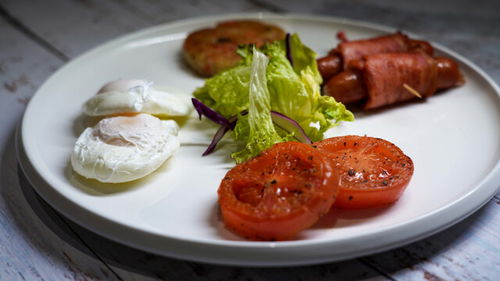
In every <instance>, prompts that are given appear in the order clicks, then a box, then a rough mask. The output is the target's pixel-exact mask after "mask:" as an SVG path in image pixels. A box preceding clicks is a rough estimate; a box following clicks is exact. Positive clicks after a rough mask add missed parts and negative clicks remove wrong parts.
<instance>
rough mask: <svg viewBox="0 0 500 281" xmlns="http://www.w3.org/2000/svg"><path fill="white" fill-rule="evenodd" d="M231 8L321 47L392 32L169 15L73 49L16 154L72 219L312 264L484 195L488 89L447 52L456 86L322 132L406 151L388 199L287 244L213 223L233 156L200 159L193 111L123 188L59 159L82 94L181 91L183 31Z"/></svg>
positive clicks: (387, 239)
mask: <svg viewBox="0 0 500 281" xmlns="http://www.w3.org/2000/svg"><path fill="white" fill-rule="evenodd" d="M228 18H262V19H264V20H266V21H268V22H273V23H276V24H278V25H280V26H282V27H283V28H284V29H285V30H287V31H288V32H297V33H299V35H300V36H301V38H302V40H303V42H304V43H305V44H307V45H309V46H310V47H312V48H313V49H314V50H316V51H317V52H318V53H319V55H324V54H325V53H326V52H327V51H328V50H329V49H331V48H332V47H333V46H335V45H336V43H337V41H336V39H335V33H336V32H337V31H338V30H343V31H345V32H346V34H347V35H348V36H349V38H351V39H356V38H363V37H371V36H375V35H380V34H382V33H386V32H394V30H393V29H390V28H384V27H380V26H375V25H371V24H366V23H360V22H354V21H350V20H344V19H335V18H325V17H313V16H298V15H288V16H278V15H262V14H251V15H248V14H245V15H242V14H238V15H228V16H219V17H209V18H201V19H194V20H186V21H180V22H176V23H169V24H165V25H161V26H157V27H153V28H149V29H146V30H143V31H140V32H136V33H133V34H131V35H128V36H125V37H121V38H119V39H116V40H113V41H111V42H109V43H106V44H104V45H102V46H100V47H98V48H95V49H93V50H91V51H89V52H87V53H86V54H84V55H82V56H80V57H78V58H77V59H75V60H73V61H72V62H70V63H68V64H67V65H66V66H64V67H63V68H61V69H60V70H59V71H58V72H57V73H55V74H54V75H53V76H52V77H51V78H50V79H49V80H48V81H47V82H45V84H44V85H43V86H42V87H41V88H40V89H39V90H38V92H37V93H36V94H35V96H34V97H33V99H32V100H31V102H30V104H29V106H28V108H27V110H26V113H25V115H24V119H23V123H22V130H21V137H22V138H21V144H22V145H20V146H19V148H20V149H19V152H20V153H19V159H20V163H21V164H22V166H23V169H24V171H25V172H26V174H27V175H28V178H29V179H30V180H31V181H32V183H33V185H34V187H35V189H36V190H37V192H38V193H39V194H40V195H41V196H42V197H43V198H44V199H45V200H46V201H48V202H49V203H50V204H52V206H54V207H55V208H56V209H57V210H58V211H60V212H61V213H63V214H64V215H66V216H68V217H69V218H71V219H72V220H74V221H76V222H77V223H79V224H81V225H83V226H85V227H87V228H89V229H91V230H93V231H95V232H97V233H99V234H101V235H103V236H106V237H108V238H111V239H114V240H117V241H119V242H122V243H124V244H127V245H130V246H133V247H137V248H140V249H143V250H146V251H150V252H154V253H157V254H161V255H166V256H171V257H177V258H181V259H189V260H196V261H203V262H211V263H221V264H234V265H252V266H271V265H273V266H274V265H295V264H312V263H319V262H326V261H334V260H340V259H347V258H352V257H355V256H360V255H365V254H369V253H374V252H377V251H382V250H387V249H390V248H394V247H397V246H400V245H403V244H406V243H410V242H412V241H415V240H417V239H421V238H423V237H426V236H428V235H431V234H432V233H435V232H437V231H439V230H442V229H444V228H446V227H448V226H450V225H451V224H453V223H456V222H457V221H459V220H461V219H463V218H464V217H466V216H467V215H469V214H470V213H472V212H473V211H475V210H477V209H478V208H479V207H480V206H481V205H482V204H484V203H485V202H487V201H488V199H490V198H491V197H492V196H493V195H494V193H495V192H496V190H497V188H498V183H499V182H500V165H499V158H500V157H499V155H500V99H499V90H498V87H497V86H495V85H494V83H493V82H492V80H491V79H490V78H488V77H487V76H486V75H485V74H484V73H483V72H482V71H481V70H480V69H478V68H477V67H476V66H474V65H473V64H472V63H470V62H469V61H468V60H466V59H464V58H463V57H461V56H459V55H457V54H455V53H453V52H452V51H450V50H447V49H445V48H442V47H439V46H436V47H437V49H438V51H439V52H440V53H444V54H446V56H449V57H453V58H454V59H456V60H457V61H459V62H460V67H461V69H462V71H463V73H464V75H465V79H466V81H467V83H466V84H465V85H464V86H462V87H460V88H457V89H453V90H450V91H447V92H445V93H442V94H438V95H436V96H433V97H431V98H429V99H428V100H426V101H423V102H415V103H409V104H404V105H401V106H397V107H394V108H391V109H390V110H383V111H379V112H376V113H373V114H361V113H360V114H358V115H357V121H356V122H353V123H344V124H343V125H342V126H340V127H338V128H335V129H333V130H331V131H330V132H329V133H328V135H329V136H333V135H344V134H361V135H364V134H366V135H369V136H376V137H381V138H385V139H387V140H390V141H392V142H394V143H396V144H397V145H398V146H400V147H401V148H402V149H403V150H404V151H405V152H406V153H407V154H408V155H409V156H410V157H411V158H412V159H413V161H414V163H415V174H414V177H413V179H412V181H411V183H410V185H409V186H408V188H407V190H406V192H405V193H404V195H403V196H402V198H401V199H400V200H399V201H398V202H397V203H396V204H394V205H393V206H391V207H388V208H382V209H374V210H361V211H336V212H332V213H330V214H329V215H328V216H327V217H325V218H324V219H322V220H321V222H320V223H318V224H317V225H315V226H314V227H312V228H311V229H308V230H306V231H304V232H303V233H302V234H301V236H300V237H299V238H298V239H297V240H293V241H287V242H251V241H244V240H241V239H240V238H238V237H237V236H235V235H233V234H232V233H230V232H228V231H227V230H225V229H224V227H223V225H222V223H221V221H220V219H219V217H218V213H217V196H216V190H217V187H218V185H219V183H220V180H221V179H222V177H223V175H224V174H225V173H226V171H227V170H228V169H229V168H230V167H232V166H233V162H232V161H231V159H229V157H228V155H229V152H230V151H231V150H233V149H234V147H233V146H232V145H231V143H230V141H226V142H225V143H224V144H223V146H222V147H221V148H220V149H219V150H218V151H217V152H216V153H214V154H212V155H210V156H208V157H201V156H200V155H201V153H202V152H203V151H204V149H205V147H206V146H207V145H208V143H209V142H210V138H211V136H212V134H213V133H214V132H215V127H214V126H211V125H209V123H208V122H207V121H204V122H200V121H198V120H197V119H196V118H194V115H193V117H192V118H190V119H189V120H188V121H187V122H185V124H183V125H182V128H181V131H180V139H181V142H182V147H181V149H180V151H179V152H178V153H177V155H176V156H175V157H174V158H173V159H171V160H169V161H168V162H167V163H166V164H165V165H164V166H162V167H161V168H160V169H159V171H157V172H155V173H154V174H153V175H151V176H148V177H147V178H145V179H143V180H140V181H137V182H134V183H130V184H122V185H104V184H98V183H96V182H94V181H85V180H83V179H82V178H81V177H78V176H75V175H74V174H73V172H72V171H71V168H70V166H69V156H70V153H71V151H72V148H73V145H74V143H75V141H76V138H77V137H78V135H79V134H80V133H81V131H82V130H83V127H84V123H85V119H84V118H82V115H81V112H82V111H81V108H82V104H83V103H84V102H85V101H86V100H87V99H88V98H90V97H91V96H92V95H94V94H95V93H96V91H97V90H98V89H99V88H100V87H101V86H102V85H103V84H104V83H106V82H108V81H111V80H115V79H118V78H144V79H148V80H152V81H154V82H155V83H156V85H158V86H170V87H176V88H180V89H183V90H184V91H185V92H186V93H187V94H189V93H191V92H192V91H193V90H194V89H195V88H196V87H198V86H201V85H202V84H203V80H202V79H200V78H198V77H196V76H195V75H193V74H192V72H191V71H190V70H189V69H187V68H186V67H185V66H184V65H183V63H182V60H181V54H180V50H181V46H182V42H183V39H184V38H185V37H186V35H187V34H188V33H189V32H191V31H193V30H196V29H199V28H202V27H207V26H211V25H213V24H214V23H216V22H218V21H221V20H223V19H228Z"/></svg>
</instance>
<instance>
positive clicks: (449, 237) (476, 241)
mask: <svg viewBox="0 0 500 281" xmlns="http://www.w3.org/2000/svg"><path fill="white" fill-rule="evenodd" d="M417 2H418V4H416V3H417ZM438 2H439V1H438ZM438 2H436V1H430V0H428V1H426V2H425V3H424V4H422V2H421V1H414V2H412V1H408V2H403V3H402V2H401V1H384V2H380V1H379V2H373V1H289V0H286V1H285V0H249V1H224V0H217V1H212V2H209V1H160V0H149V1H132V0H114V1H98V0H85V1H76V0H71V1H65V0H46V1H27V0H20V1H16V0H3V1H2V2H1V3H0V6H1V7H4V8H5V9H6V10H7V12H8V13H9V14H11V15H12V16H13V17H14V18H15V19H17V20H18V21H19V22H20V23H21V24H22V25H23V26H25V27H26V28H28V29H29V30H30V31H32V32H33V33H34V35H35V36H37V37H39V38H38V39H39V40H43V41H45V42H46V43H47V44H49V45H50V46H52V47H53V48H54V49H55V50H57V51H58V52H60V53H62V54H63V56H66V57H69V58H73V57H75V56H76V55H78V54H80V53H82V52H84V51H86V50H88V49H89V48H91V47H93V46H96V45H98V44H101V43H103V42H104V41H107V40H108V39H111V38H114V37H117V36H120V35H122V34H125V33H128V32H130V31H134V30H138V29H141V28H144V27H147V26H151V25H154V24H158V23H162V22H165V21H171V20H176V19H183V18H186V17H192V16H201V15H208V14H218V13H223V12H245V11H251V12H254V11H285V12H295V13H315V14H323V15H325V14H327V15H335V16H341V17H349V18H354V19H360V20H365V21H372V22H377V23H381V24H386V25H391V26H395V27H398V28H401V29H404V30H409V31H412V32H416V33H419V34H421V35H422V36H424V37H426V38H430V39H431V40H434V41H436V42H439V43H442V44H444V45H446V46H448V47H450V48H452V49H454V50H455V51H458V52H459V53H461V54H463V55H465V56H466V57H468V58H470V59H472V60H473V61H474V62H476V63H477V64H478V65H479V66H481V67H482V68H484V69H485V70H486V71H487V72H488V73H489V74H490V75H492V77H493V78H494V79H495V80H496V81H497V83H498V82H500V67H499V65H500V52H498V50H499V49H500V34H499V33H498V30H497V29H498V13H497V11H498V10H499V9H500V7H497V6H498V3H497V2H495V1H484V0H480V1H473V2H470V3H473V4H467V3H465V1H463V0H462V1H460V2H458V4H456V3H457V2H453V1H451V0H448V1H441V2H439V3H438ZM452 2H453V3H452ZM464 3H465V4H464ZM459 4H464V5H469V6H466V8H464V6H460V5H459ZM486 6H487V8H484V7H486ZM38 39H37V40H38ZM42 45H43V44H40V43H39V44H37V43H36V40H35V41H33V40H30V39H29V38H26V36H24V35H22V34H21V33H20V32H19V31H17V30H16V29H15V28H14V27H13V26H11V25H10V24H8V23H6V22H5V21H2V20H1V17H0V118H1V119H0V120H2V121H0V124H1V126H0V156H1V157H0V159H1V162H0V173H1V174H0V186H1V189H0V280H24V279H26V280H84V279H86V280H114V279H117V277H116V276H115V275H114V274H113V272H111V271H110V269H108V268H107V267H106V264H109V265H110V267H111V269H112V270H113V271H114V272H116V273H117V274H118V276H119V278H120V279H122V280H249V279H252V280H331V279H340V280H345V279H365V280H368V279H373V280H382V279H385V277H384V276H388V277H390V278H394V279H396V280H415V279H417V280H418V279H428V280H435V278H441V279H458V280H469V279H484V280H488V279H490V280H495V278H494V277H496V276H497V275H498V274H499V273H500V272H499V271H498V269H497V268H499V262H498V260H499V256H498V252H499V251H498V250H499V249H498V245H499V244H500V243H499V241H500V239H499V235H498V233H499V231H498V230H499V229H498V225H499V224H500V222H499V215H498V205H499V204H500V203H499V198H500V196H499V195H497V197H496V198H495V199H493V200H492V201H490V202H489V203H488V205H487V206H486V207H485V208H483V209H482V210H480V211H479V212H478V213H476V214H474V215H473V216H472V217H471V218H468V219H466V220H465V221H464V222H462V223H460V224H458V225H456V226H453V227H452V228H450V229H448V230H446V231H444V232H442V233H439V234H437V235H434V236H432V237H430V238H428V239H425V240H422V241H420V242H417V243H414V244H411V245H409V246H406V247H402V248H399V249H397V250H394V251H389V252H385V253H382V254H378V255H373V256H369V257H365V258H361V259H358V260H351V261H346V262H341V263H332V264H327V265H319V266H310V267H294V268H287V269H251V268H235V267H222V266H212V265H204V264H197V263H190V262H184V261H177V260H172V259H168V258H163V257H158V256H154V255H150V254H147V253H144V252H141V251H137V250H134V249H130V248H128V247H125V246H122V245H118V244H116V243H114V242H110V241H108V240H106V239H104V238H102V237H99V236H97V235H95V234H93V233H90V232H88V231H86V230H85V229H82V228H80V227H79V226H77V225H74V224H72V223H71V222H67V221H65V220H64V219H61V218H60V217H59V216H58V215H56V214H54V213H52V212H51V211H50V208H48V207H43V206H41V207H40V208H35V206H36V205H37V204H36V203H33V202H36V200H35V199H33V198H36V197H35V196H34V195H33V194H32V196H31V197H30V196H28V195H26V196H25V195H23V194H22V193H21V192H20V191H19V189H20V188H21V186H20V185H19V182H18V180H17V173H16V165H15V157H14V153H13V138H12V136H13V130H14V127H15V124H16V123H17V121H18V120H19V118H20V116H21V114H22V111H23V109H24V106H25V102H26V100H27V99H29V97H31V95H32V94H33V92H34V91H35V89H36V88H37V87H38V86H39V85H40V84H41V83H42V82H43V80H44V79H45V78H47V77H48V76H49V75H50V74H51V73H52V72H53V71H54V70H55V69H56V68H57V67H59V66H60V65H62V63H63V61H62V60H61V59H60V58H58V56H56V55H53V54H51V53H50V52H48V51H46V50H45V49H43V48H42ZM59 57H60V56H59ZM22 189H23V190H26V187H25V186H24V185H23V188H22ZM27 190H28V192H26V194H29V188H28V189H27ZM31 193H33V191H31ZM26 198H28V199H29V198H31V199H33V200H32V201H31V202H30V203H29V204H28V202H26ZM41 205H43V204H41ZM35 213H37V214H38V215H40V214H42V216H45V215H46V216H47V217H49V218H48V219H47V220H43V222H42V221H41V220H40V219H39V218H38V217H37V216H36V215H35ZM75 233H77V235H78V236H75ZM78 237H80V238H81V239H82V240H83V241H84V242H85V243H86V245H84V244H82V242H81V241H80V238H78ZM87 245H88V246H89V247H90V248H91V249H92V251H94V253H95V254H97V256H99V257H101V258H102V259H103V260H104V262H101V261H100V260H98V259H96V258H95V256H94V253H93V252H92V251H89V249H88V248H87ZM374 269H376V270H378V271H375V270H374ZM380 273H382V275H381V274H380Z"/></svg>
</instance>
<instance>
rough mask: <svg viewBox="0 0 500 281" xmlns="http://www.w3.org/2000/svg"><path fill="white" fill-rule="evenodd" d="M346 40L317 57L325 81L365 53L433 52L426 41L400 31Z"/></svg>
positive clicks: (350, 65) (351, 65) (349, 66)
mask: <svg viewBox="0 0 500 281" xmlns="http://www.w3.org/2000/svg"><path fill="white" fill-rule="evenodd" d="M346 40H347V39H344V40H343V42H341V43H339V44H338V46H337V47H336V48H335V49H333V50H331V51H330V52H329V54H328V55H327V56H325V57H323V58H320V59H318V61H317V62H318V69H319V71H320V73H321V76H322V77H323V79H324V80H325V81H326V80H328V79H329V78H330V77H332V76H333V75H335V74H337V73H339V72H341V71H343V70H347V69H349V68H352V67H353V63H355V62H356V61H358V60H359V59H362V58H363V57H365V56H367V55H373V54H380V53H399V52H410V51H421V52H424V53H427V54H428V55H430V56H432V55H433V52H434V49H433V48H432V46H431V45H430V44H429V43H428V42H426V41H421V40H413V39H410V38H409V37H408V36H407V35H405V34H403V33H401V32H397V33H394V34H390V35H385V36H379V37H375V38H370V39H362V40H354V41H346Z"/></svg>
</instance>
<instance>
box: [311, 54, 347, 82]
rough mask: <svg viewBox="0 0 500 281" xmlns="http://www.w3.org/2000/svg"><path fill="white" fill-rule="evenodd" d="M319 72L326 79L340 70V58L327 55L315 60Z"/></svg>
mask: <svg viewBox="0 0 500 281" xmlns="http://www.w3.org/2000/svg"><path fill="white" fill-rule="evenodd" d="M316 62H317V64H318V70H319V73H321V77H323V80H325V81H326V80H328V79H330V77H332V76H334V75H335V74H337V73H339V72H340V71H342V60H341V59H340V57H339V56H336V55H328V56H326V57H323V58H320V59H318V60H317V61H316Z"/></svg>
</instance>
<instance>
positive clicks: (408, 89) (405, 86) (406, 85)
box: [403, 83, 422, 99]
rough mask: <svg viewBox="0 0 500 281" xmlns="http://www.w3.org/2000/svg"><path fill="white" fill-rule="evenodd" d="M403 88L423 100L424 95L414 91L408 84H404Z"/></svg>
mask: <svg viewBox="0 0 500 281" xmlns="http://www.w3.org/2000/svg"><path fill="white" fill-rule="evenodd" d="M403 87H404V88H405V89H406V90H407V91H408V92H410V93H412V94H414V95H415V96H417V97H418V98H419V99H421V98H422V95H421V94H420V93H419V92H417V90H415V89H413V88H412V87H410V86H409V85H408V84H406V83H403Z"/></svg>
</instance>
